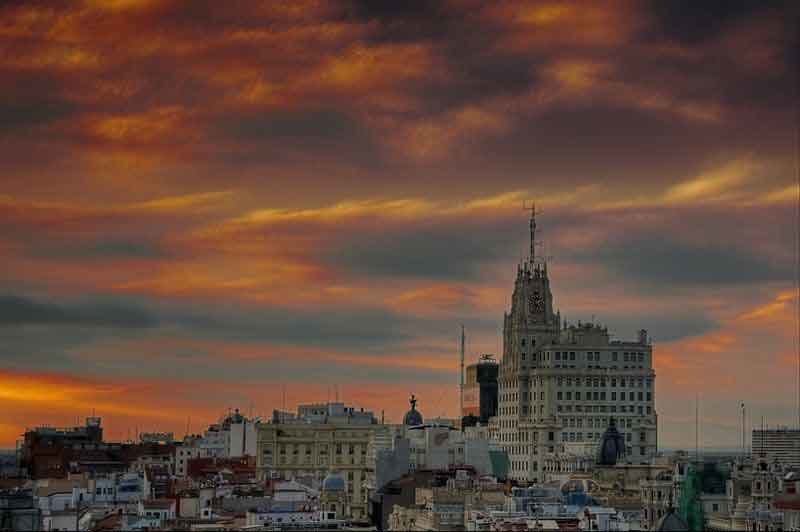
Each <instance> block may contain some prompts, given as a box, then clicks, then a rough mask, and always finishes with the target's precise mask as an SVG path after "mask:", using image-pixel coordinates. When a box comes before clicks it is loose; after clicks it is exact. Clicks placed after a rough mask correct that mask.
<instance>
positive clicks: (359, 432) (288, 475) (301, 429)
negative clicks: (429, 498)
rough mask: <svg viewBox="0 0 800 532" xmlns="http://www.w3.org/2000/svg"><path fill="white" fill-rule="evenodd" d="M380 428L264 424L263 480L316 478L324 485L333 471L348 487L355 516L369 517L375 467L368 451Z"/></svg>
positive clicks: (261, 449)
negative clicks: (368, 484) (369, 480)
mask: <svg viewBox="0 0 800 532" xmlns="http://www.w3.org/2000/svg"><path fill="white" fill-rule="evenodd" d="M379 426H380V425H334V424H322V423H317V424H295V423H291V424H277V423H269V424H262V425H260V427H259V431H258V458H257V461H256V467H257V474H258V478H259V479H267V478H282V479H287V480H290V479H294V478H298V477H312V478H314V479H315V480H316V481H317V482H319V483H321V482H322V480H323V479H324V478H325V476H326V475H327V474H328V473H329V472H330V471H337V472H339V473H340V474H341V476H342V478H343V479H344V480H345V483H346V491H347V500H348V502H349V506H350V509H351V513H352V515H351V516H349V517H352V518H355V519H359V518H363V517H365V516H366V515H367V490H366V487H365V482H366V480H367V478H368V476H369V474H370V468H371V467H374V466H371V465H370V463H369V461H368V460H367V448H368V445H369V443H370V439H371V437H372V433H373V431H374V430H375V428H376V427H379Z"/></svg>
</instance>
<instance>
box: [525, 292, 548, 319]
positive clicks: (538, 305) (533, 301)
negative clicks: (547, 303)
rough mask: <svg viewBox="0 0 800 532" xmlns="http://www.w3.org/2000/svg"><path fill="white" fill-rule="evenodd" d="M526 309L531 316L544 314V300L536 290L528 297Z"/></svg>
mask: <svg viewBox="0 0 800 532" xmlns="http://www.w3.org/2000/svg"><path fill="white" fill-rule="evenodd" d="M528 307H529V309H530V311H531V313H532V314H538V313H541V312H544V298H543V297H542V294H540V293H539V292H538V290H537V291H535V292H533V293H532V294H531V295H530V296H529V297H528Z"/></svg>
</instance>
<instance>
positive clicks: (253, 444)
mask: <svg viewBox="0 0 800 532" xmlns="http://www.w3.org/2000/svg"><path fill="white" fill-rule="evenodd" d="M260 423H261V420H260V419H258V418H253V419H249V418H247V417H245V416H244V415H242V414H241V413H239V409H238V408H237V409H236V410H235V411H234V412H233V413H229V414H228V415H227V416H224V417H223V418H222V419H220V420H219V422H217V423H214V424H213V425H210V426H209V427H208V429H206V430H205V432H203V437H202V438H201V439H200V441H198V442H196V443H195V444H194V445H195V446H197V447H199V448H200V453H199V456H201V457H214V458H239V457H241V456H255V454H256V449H257V447H258V425H259V424H260Z"/></svg>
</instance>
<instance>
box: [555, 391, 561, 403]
mask: <svg viewBox="0 0 800 532" xmlns="http://www.w3.org/2000/svg"><path fill="white" fill-rule="evenodd" d="M556 396H557V399H558V400H559V401H560V400H561V399H562V397H561V392H558V393H557V394H556Z"/></svg>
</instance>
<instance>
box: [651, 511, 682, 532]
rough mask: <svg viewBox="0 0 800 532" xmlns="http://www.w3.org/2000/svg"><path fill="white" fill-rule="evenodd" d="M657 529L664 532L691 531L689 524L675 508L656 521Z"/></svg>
mask: <svg viewBox="0 0 800 532" xmlns="http://www.w3.org/2000/svg"><path fill="white" fill-rule="evenodd" d="M655 530H661V531H664V532H689V525H687V524H686V521H684V520H683V519H681V518H680V516H679V515H678V514H676V513H675V511H674V509H673V508H670V509H669V511H668V512H667V513H666V514H664V516H663V517H662V518H661V519H659V520H658V522H657V523H656V527H655Z"/></svg>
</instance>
